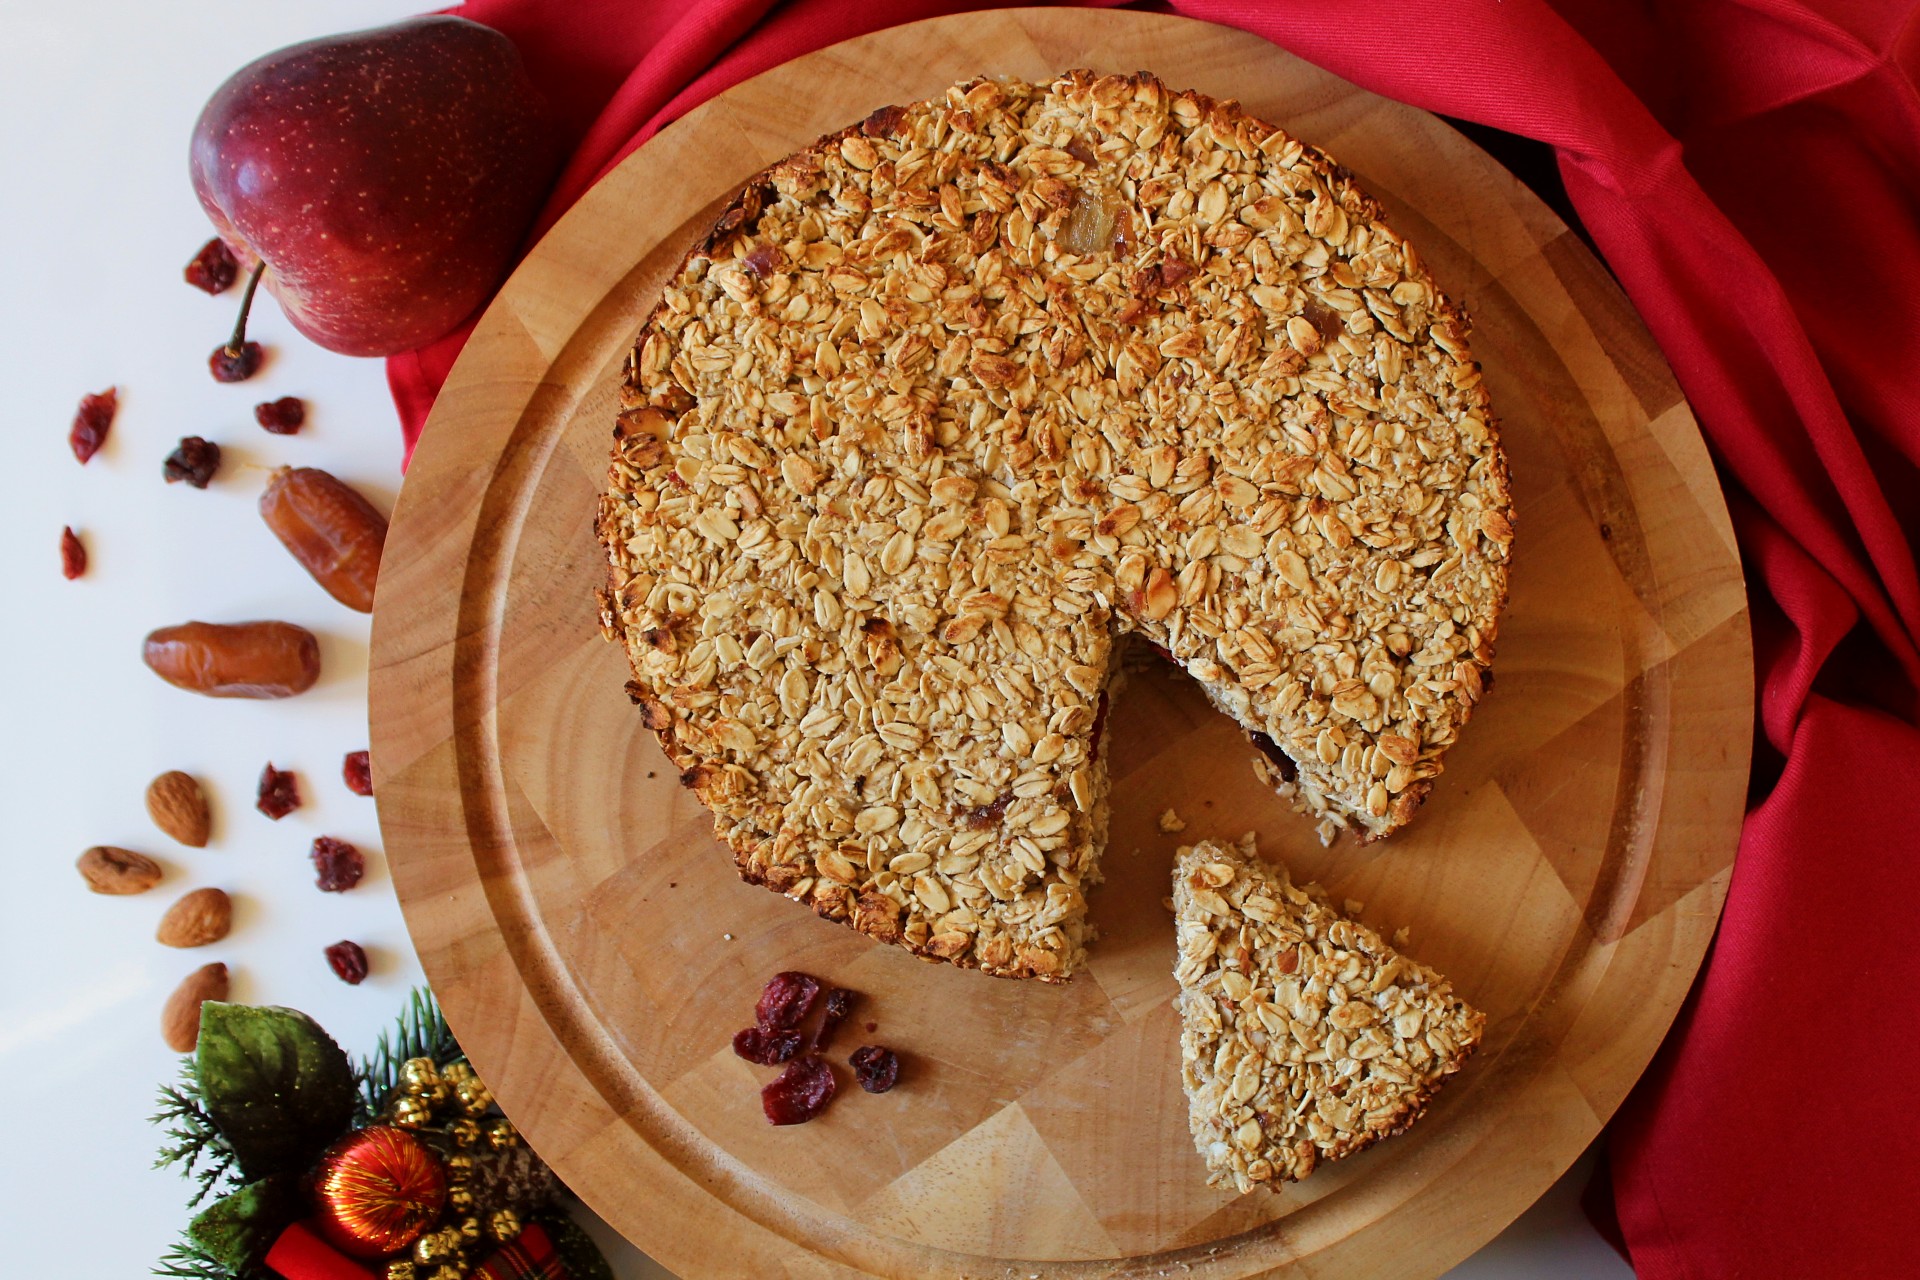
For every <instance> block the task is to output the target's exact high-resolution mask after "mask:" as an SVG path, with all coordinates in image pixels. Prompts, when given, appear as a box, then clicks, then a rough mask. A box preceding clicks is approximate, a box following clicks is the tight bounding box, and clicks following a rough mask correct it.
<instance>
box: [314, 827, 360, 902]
mask: <svg viewBox="0 0 1920 1280" xmlns="http://www.w3.org/2000/svg"><path fill="white" fill-rule="evenodd" d="M313 869H314V871H315V873H316V875H315V877H314V883H315V884H317V885H319V886H320V888H321V891H322V892H325V893H345V892H346V891H347V890H349V889H351V888H353V886H355V885H357V884H359V883H360V877H361V876H362V875H364V874H366V870H367V860H366V858H364V857H362V856H361V854H360V851H359V850H358V849H356V848H354V847H353V846H352V845H350V844H348V843H347V842H346V841H345V840H335V839H334V838H333V837H332V836H321V837H320V838H319V839H318V840H315V841H314V842H313Z"/></svg>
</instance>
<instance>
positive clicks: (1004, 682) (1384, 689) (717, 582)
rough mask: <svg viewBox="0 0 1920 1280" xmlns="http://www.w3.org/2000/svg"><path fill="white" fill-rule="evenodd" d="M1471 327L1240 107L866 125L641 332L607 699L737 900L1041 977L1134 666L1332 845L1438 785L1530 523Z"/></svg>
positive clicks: (1031, 111) (1096, 809)
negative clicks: (1239, 734) (1163, 669)
mask: <svg viewBox="0 0 1920 1280" xmlns="http://www.w3.org/2000/svg"><path fill="white" fill-rule="evenodd" d="M1466 329H1467V324H1466V319H1465V316H1464V314H1463V313H1462V311H1461V310H1460V309H1459V308H1458V307H1457V306H1456V305H1454V304H1453V303H1452V302H1450V301H1448V300H1447V299H1446V298H1445V297H1443V296H1442V295H1441V294H1440V293H1439V291H1438V289H1437V287H1436V286H1435V284H1434V282H1433V280H1432V277H1431V276H1430V275H1429V274H1428V272H1427V270H1426V268H1425V267H1424V266H1423V265H1422V263H1421V261H1420V258H1419V256H1418V255H1417V254H1416V253H1415V252H1414V250H1413V248H1412V247H1411V246H1409V245H1408V244H1407V243H1406V242H1404V241H1403V240H1402V239H1401V238H1400V237H1399V236H1398V235H1397V234H1396V233H1395V232H1393V231H1392V230H1391V229H1390V228H1389V227H1387V226H1386V224H1385V223H1384V222H1383V221H1382V220H1381V216H1380V208H1379V206H1378V205H1377V204H1376V203H1375V202H1374V201H1373V200H1371V199H1370V198H1369V197H1367V196H1366V195H1365V194H1363V193H1362V192H1361V191H1360V190H1359V189H1358V188H1357V187H1356V186H1354V184H1353V183H1352V181H1351V180H1350V178H1349V176H1348V175H1347V174H1346V173H1345V172H1344V171H1342V170H1340V169H1338V168H1337V167H1336V166H1335V165H1334V164H1333V163H1332V162H1331V161H1330V160H1329V159H1328V158H1327V157H1326V156H1324V155H1323V154H1321V153H1320V152H1318V151H1316V150H1314V149H1313V148H1311V147H1308V146H1306V145H1304V144H1302V143H1301V142H1299V141H1298V140H1296V139H1294V138H1292V137H1290V136H1289V135H1287V134H1286V133H1284V132H1282V131H1280V130H1277V129H1274V128H1272V127H1271V126H1268V125H1265V124H1262V123H1260V122H1259V121H1256V120H1253V119H1251V118H1250V117H1248V116H1247V115H1246V114H1245V113H1244V112H1242V111H1241V110H1240V109H1239V108H1238V107H1237V106H1235V105H1234V104H1232V103H1230V102H1215V101H1213V100H1210V99H1207V98H1204V97H1200V96H1198V95H1195V94H1191V93H1174V92H1171V91H1169V90H1168V89H1167V88H1165V87H1164V86H1163V85H1161V84H1160V83H1159V82H1158V81H1157V80H1155V79H1154V78H1153V77H1151V76H1147V75H1144V74H1141V75H1134V76H1104V77H1096V76H1094V75H1093V74H1091V73H1088V72H1071V73H1068V74H1066V75H1063V76H1062V77H1060V78H1059V79H1058V80H1056V81H1055V82H1053V83H1052V84H1051V85H1029V84H1022V83H1017V82H1001V81H994V80H978V81H972V82H969V83H966V84H961V85H956V86H955V87H953V88H952V89H950V90H948V92H947V94H946V95H945V96H944V97H943V98H940V99H937V100H934V101H931V102H925V103H919V104H915V105H913V106H909V107H904V108H889V109H887V110H885V111H883V112H879V113H876V114H875V115H874V116H873V117H871V118H870V119H869V120H867V121H866V122H864V123H863V124H861V125H857V126H855V127H853V128H851V129H848V130H846V131H844V132H843V133H841V134H839V135H836V136H835V137H832V138H829V139H825V140H823V141H822V142H821V143H819V144H817V145H816V146H814V147H812V148H810V149H809V150H806V151H803V152H800V153H798V154H796V155H794V156H792V157H790V158H788V159H787V160H785V161H782V162H781V163H780V164H778V165H775V166H774V167H773V168H772V169H770V170H769V171H767V172H766V173H765V174H763V175H761V176H760V177H759V178H756V179H755V180H754V181H753V182H751V183H750V184H749V185H748V186H747V188H746V189H745V190H744V191H743V192H742V193H741V194H740V196H739V197H738V198H737V199H736V200H735V202H734V203H733V205H732V206H731V207H730V208H729V209H728V210H727V211H726V213H724V214H723V215H722V216H721V218H720V220H719V222H718V223H717V224H716V226H715V228H714V230H713V232H712V233H711V235H710V236H709V237H708V238H707V239H706V240H705V241H704V242H703V243H702V244H701V245H699V246H698V247H696V248H695V250H694V251H693V252H692V253H691V254H690V255H689V256H688V257H687V259H686V260H685V262H684V263H683V265H682V267H681V269H680V270H679V272H678V273H677V274H676V275H675V276H674V277H672V278H671V279H670V281H669V282H668V283H667V285H666V286H665V288H664V290H663V293H662V297H661V301H660V304H659V306H658V307H657V309H656V310H655V311H654V313H653V315H652V317H651V318H650V319H649V320H648V322H647V324H646V326H645V328H644V329H643V330H642V332H641V334H640V336H639V339H638V340H637V342H636V344H635V346H634V350H633V354H632V356H631V358H630V360H629V364H628V369H627V379H626V387H625V391H624V396H623V402H622V409H621V412H620V415H619V419H618V422H617V424H616V427H615V439H616V445H615V451H614V458H613V464H612V471H611V479H610V487H609V492H608V493H607V495H606V496H605V497H604V499H603V501H602V504H601V510H600V520H599V530H600V535H601V539H602V541H603V542H604V544H605V546H606V548H607V552H608V555H609V558H610V561H611V573H610V582H609V584H608V587H607V589H606V592H605V597H604V606H605V607H604V612H603V618H604V620H605V624H606V626H607V628H608V631H609V634H610V635H612V636H613V637H614V638H616V639H618V640H620V641H622V642H623V643H624V644H625V646H626V648H627V651H628V654H629V657H630V660H631V663H632V667H633V674H634V680H633V682H632V683H631V685H630V686H629V691H630V693H631V694H632V696H633V697H634V699H635V701H636V702H637V703H638V704H639V708H640V713H641V714H642V715H643V716H644V718H645V723H646V724H647V725H648V726H649V727H652V728H654V729H656V730H657V731H658V732H659V734H660V739H661V742H662V744H663V746H664V748H665V750H666V752H667V754H668V756H669V757H670V758H671V759H672V760H673V761H674V763H675V764H676V765H677V766H678V767H679V768H680V770H681V771H682V780H683V781H684V782H685V784H686V785H687V786H688V787H690V788H692V789H693V790H694V792H695V793H696V794H697V795H698V796H699V798H700V799H701V800H702V801H703V802H704V803H705V804H706V805H707V806H708V807H709V808H710V809H711V810H712V811H713V813H714V819H715V826H716V830H717V832H718V834H719V835H720V837H721V838H722V839H723V840H724V841H725V842H726V843H727V844H728V845H729V846H730V848H731V849H732V850H733V853H734V856H735V859H736V861H737V863H738V866H739V870H740V873H741V875H742V876H743V877H745V878H746V879H748V880H750V881H752V882H755V883H759V884H764V885H766V886H768V887H769V888H772V889H774V890H776V891H778V892H781V893H784V894H788V895H789V896H792V897H795V898H798V899H800V900H803V901H805V902H807V903H808V904H809V905H811V906H812V907H813V908H814V909H815V910H816V911H818V912H819V913H820V914H822V915H824V916H827V917H829V918H832V919H836V920H842V921H845V922H847V923H849V924H851V925H852V926H853V927H854V928H857V929H859V930H861V931H862V932H864V933H867V934H869V935H871V936H873V937H876V938H880V939H883V940H886V941H889V942H894V943H897V944H899V945H902V946H905V947H907V948H909V949H910V950H912V951H914V952H916V953H918V954H920V955H922V956H926V957H929V958H934V959H941V960H947V961H950V962H952V963H955V964H960V965H964V966H970V967H978V968H981V969H984V970H986V971H988V972H992V973H996V974H1004V975H1010V976H1020V977H1039V978H1043V979H1047V980H1059V979H1062V978H1065V977H1067V976H1068V975H1070V974H1071V973H1072V972H1073V971H1074V970H1075V969H1077V968H1078V967H1079V966H1080V964H1081V963H1082V960H1083V944H1084V942H1085V939H1086V934H1087V926H1086V922H1085V913H1086V899H1085V893H1086V891H1087V890H1088V889H1089V888H1091V887H1092V886H1093V885H1094V884H1096V883H1097V882H1098V880H1099V878H1100V873H1099V867H1098V863H1097V856H1098V852H1099V850H1100V848H1101V846H1102V844H1103V843H1104V840H1105V829H1106V822H1107V799H1106V796H1107V778H1106V758H1107V754H1108V753H1106V752H1103V751H1102V750H1100V747H1099V743H1098V735H1099V734H1100V732H1101V729H1100V726H1102V725H1103V724H1104V723H1105V721H1106V718H1107V717H1106V715H1105V706H1104V702H1103V700H1104V699H1110V698H1111V697H1113V696H1114V693H1115V684H1114V681H1115V679H1116V678H1117V675H1118V667H1119V662H1118V658H1119V653H1120V650H1121V648H1122V647H1123V646H1121V645H1120V644H1119V643H1118V641H1119V640H1120V639H1122V638H1124V637H1125V636H1127V635H1138V636H1140V637H1142V638H1143V639H1145V640H1146V641H1148V642H1150V643H1151V644H1152V645H1154V646H1156V647H1157V648H1159V649H1160V650H1162V651H1163V652H1165V653H1166V654H1168V655H1169V656H1170V657H1171V658H1172V659H1173V660H1174V661H1176V662H1178V663H1180V664H1181V665H1182V666H1184V667H1185V668H1186V669H1187V671H1189V672H1190V673H1191V674H1192V675H1193V676H1194V677H1195V678H1196V679H1198V680H1199V681H1200V682H1201V684H1202V686H1203V687H1204V688H1205V689H1206V691H1207V693H1208V695H1209V696H1210V697H1211V698H1212V700H1213V701H1214V703H1215V704H1216V705H1217V706H1218V707H1219V708H1220V709H1221V710H1222V711H1223V712H1225V713H1226V714H1228V715H1231V716H1233V717H1234V718H1235V719H1236V720H1238V721H1239V722H1240V723H1241V724H1242V725H1243V726H1244V727H1245V728H1246V729H1247V730H1248V731H1249V732H1250V733H1254V734H1258V735H1260V740H1261V741H1262V743H1263V746H1262V750H1263V751H1265V750H1266V748H1267V746H1269V745H1270V746H1271V748H1272V751H1271V753H1270V756H1271V761H1270V760H1269V757H1268V756H1265V755H1263V756H1261V757H1258V760H1259V765H1260V767H1261V769H1262V776H1263V777H1265V778H1267V780H1268V781H1269V782H1270V783H1271V784H1272V785H1273V786H1274V787H1275V788H1276V790H1278V791H1279V792H1280V793H1281V794H1282V795H1284V796H1286V797H1287V798H1288V799H1289V800H1290V801H1291V802H1292V803H1293V804H1294V805H1295V806H1296V807H1298V808H1299V809H1300V810H1302V811H1303V812H1305V813H1307V814H1309V815H1311V816H1312V817H1313V818H1314V819H1315V820H1316V821H1317V822H1318V823H1320V824H1321V828H1322V829H1323V831H1324V832H1325V833H1326V834H1328V835H1329V836H1330V835H1331V834H1332V833H1333V832H1334V831H1335V830H1336V829H1338V828H1339V827H1342V826H1344V827H1348V828H1351V829H1355V830H1357V831H1358V832H1359V834H1360V835H1361V836H1362V838H1372V837H1374V836H1378V835H1383V834H1385V833H1387V832H1389V831H1392V830H1393V829H1395V828H1397V827H1398V826H1400V825H1402V824H1404V823H1405V822H1406V821H1407V820H1408V818H1409V817H1410V816H1411V815H1412V813H1413V811H1414V809H1415V808H1416V807H1417V806H1418V805H1419V804H1420V802H1421V800H1422V799H1423V797H1424V796H1425V795H1426V793H1427V791H1428V790H1429V788H1430V787H1431V785H1432V780H1433V778H1434V777H1435V775H1437V774H1438V773H1439V772H1440V767H1441V757H1442V755H1443V754H1444V753H1445V751H1446V750H1447V748H1448V747H1449V746H1450V745H1451V744H1452V742H1453V741H1454V739H1455V737H1456V736H1457V734H1458V732H1459V730H1460V727H1461V725H1462V724H1464V723H1465V721H1466V719H1467V718H1468V716H1469V714H1470V713H1471V711H1472V708H1473V704H1474V702H1475V701H1476V700H1477V699H1478V697H1479V695H1480V691H1481V690H1482V688H1484V681H1483V680H1482V679H1481V672H1482V671H1483V670H1484V669H1485V668H1486V666H1487V664H1488V663H1489V662H1490V661H1491V658H1492V651H1493V641H1494V635H1495V626H1496V622H1497V617H1498V613H1499V609H1500V606H1501V603H1502V601H1503V600H1504V598H1505V594H1506V576H1507V570H1506V562H1507V556H1508V552H1509V549H1510V546H1511V538H1512V536H1513V528H1512V522H1511V519H1510V510H1509V508H1510V503H1509V501H1508V496H1507V473H1506V465H1505V462H1504V460H1503V458H1502V455H1501V453H1500V449H1499V446H1498V443H1497V434H1496V430H1495V426H1494V419H1493V416H1492V414H1491V412H1490V408H1489V405H1488V401H1487V396H1486V392H1485V390H1484V389H1483V387H1482V386H1481V380H1480V373H1479V369H1478V367H1477V366H1476V365H1475V364H1474V363H1473V361H1472V359H1471V357H1470V356H1469V354H1468V351H1467V345H1466ZM1282 761H1284V762H1285V763H1284V764H1282V763H1281V762H1282ZM903 856H904V857H905V858H906V861H902V858H903ZM909 868H911V869H909Z"/></svg>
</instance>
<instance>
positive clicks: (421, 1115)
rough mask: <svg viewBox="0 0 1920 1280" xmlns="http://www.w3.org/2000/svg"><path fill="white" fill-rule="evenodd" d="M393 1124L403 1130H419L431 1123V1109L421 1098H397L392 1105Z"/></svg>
mask: <svg viewBox="0 0 1920 1280" xmlns="http://www.w3.org/2000/svg"><path fill="white" fill-rule="evenodd" d="M393 1122H394V1123H395V1124H397V1125H399V1126H400V1127H401V1128H403V1129H421V1128H425V1127H426V1126H427V1125H429V1124H432V1123H433V1108H432V1107H430V1106H428V1105H427V1103H426V1100H425V1099H423V1098H414V1097H406V1098H398V1099H396V1100H395V1101H394V1104H393Z"/></svg>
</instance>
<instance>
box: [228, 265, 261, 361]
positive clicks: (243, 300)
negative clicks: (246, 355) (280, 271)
mask: <svg viewBox="0 0 1920 1280" xmlns="http://www.w3.org/2000/svg"><path fill="white" fill-rule="evenodd" d="M266 273H267V260H266V259H265V258H262V259H260V261H258V262H256V263H254V265H253V270H252V271H251V272H249V273H248V275H247V291H246V292H245V293H243V294H241V295H240V318H239V319H238V320H236V321H234V322H233V336H232V337H231V338H228V339H227V354H228V355H230V356H232V357H234V358H235V359H236V360H237V359H239V358H240V351H241V348H243V347H244V346H246V342H247V313H248V312H249V311H252V310H253V291H254V290H255V289H258V288H259V287H260V277H261V276H263V275H265V274H266Z"/></svg>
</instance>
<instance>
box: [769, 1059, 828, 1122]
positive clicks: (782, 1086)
mask: <svg viewBox="0 0 1920 1280" xmlns="http://www.w3.org/2000/svg"><path fill="white" fill-rule="evenodd" d="M839 1087H840V1086H839V1082H838V1081H836V1080H835V1079H834V1078H833V1068H832V1067H830V1066H828V1065H827V1064H826V1062H825V1060H823V1059H822V1058H820V1057H819V1056H817V1055H815V1054H811V1053H809V1054H807V1055H806V1056H804V1057H800V1058H796V1059H794V1060H793V1061H792V1062H790V1063H788V1064H787V1069H786V1070H785V1071H782V1072H781V1073H780V1074H779V1076H778V1077H776V1078H775V1080H774V1081H773V1083H772V1084H770V1085H768V1086H767V1087H766V1088H764V1089H762V1090H761V1091H760V1108H761V1110H763V1111H765V1112H766V1113H767V1122H768V1123H769V1124H805V1123H806V1122H807V1121H809V1120H811V1119H813V1118H814V1117H815V1116H817V1115H819V1114H820V1113H821V1112H822V1111H825V1110H826V1109H827V1104H828V1103H829V1102H832V1101H833V1095H834V1093H835V1092H836V1091H838V1089H839Z"/></svg>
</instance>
